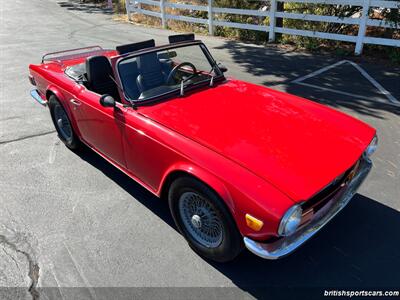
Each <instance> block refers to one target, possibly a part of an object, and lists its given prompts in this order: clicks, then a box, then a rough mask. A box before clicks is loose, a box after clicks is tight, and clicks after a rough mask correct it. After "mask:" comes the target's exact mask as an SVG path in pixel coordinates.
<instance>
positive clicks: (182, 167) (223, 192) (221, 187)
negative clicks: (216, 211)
mask: <svg viewBox="0 0 400 300" xmlns="http://www.w3.org/2000/svg"><path fill="white" fill-rule="evenodd" d="M184 176H189V177H192V178H194V179H197V180H199V181H201V182H202V183H204V184H205V185H206V186H208V187H209V188H210V189H211V190H212V191H214V192H215V193H216V194H217V195H218V196H219V197H220V198H221V199H222V201H223V202H224V203H225V204H226V206H227V207H228V209H229V211H230V212H231V214H232V215H234V214H235V204H234V202H233V199H232V197H231V195H230V193H229V190H228V189H227V187H226V185H225V184H224V183H223V182H222V181H221V180H220V179H218V178H217V177H216V176H215V175H213V174H211V173H210V172H208V171H206V170H204V169H202V168H200V167H197V166H192V165H189V164H177V165H174V166H172V167H171V168H169V169H168V170H167V171H166V172H165V174H164V176H163V178H162V181H161V184H160V188H159V192H158V195H159V196H160V198H164V199H166V198H167V195H168V191H169V188H170V186H171V184H172V183H173V182H174V181H175V180H176V179H178V178H180V177H184Z"/></svg>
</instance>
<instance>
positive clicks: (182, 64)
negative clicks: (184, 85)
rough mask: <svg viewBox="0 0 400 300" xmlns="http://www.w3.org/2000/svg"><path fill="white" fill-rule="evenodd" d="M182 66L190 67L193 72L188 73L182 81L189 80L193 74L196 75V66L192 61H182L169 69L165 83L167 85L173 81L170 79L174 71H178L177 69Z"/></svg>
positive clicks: (174, 73)
mask: <svg viewBox="0 0 400 300" xmlns="http://www.w3.org/2000/svg"><path fill="white" fill-rule="evenodd" d="M184 66H188V67H190V68H191V69H192V71H193V74H192V75H190V76H189V77H187V78H185V79H184V80H183V81H187V80H189V79H191V78H193V77H194V76H196V75H197V69H196V67H195V66H194V64H192V63H190V62H188V61H187V62H182V63H180V64H179V65H176V66H175V67H174V68H173V69H172V70H171V72H169V74H168V77H167V84H168V85H169V84H172V83H173V82H171V81H172V79H173V78H174V77H175V75H176V72H178V70H179V69H180V68H182V67H184Z"/></svg>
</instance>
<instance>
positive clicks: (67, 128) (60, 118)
mask: <svg viewBox="0 0 400 300" xmlns="http://www.w3.org/2000/svg"><path fill="white" fill-rule="evenodd" d="M54 119H55V123H56V126H57V128H58V131H59V133H60V134H61V135H62V137H63V138H64V139H65V140H70V139H71V138H72V128H71V124H70V122H69V119H68V116H67V113H66V112H65V110H64V108H63V107H62V106H61V105H60V104H57V105H56V106H55V107H54Z"/></svg>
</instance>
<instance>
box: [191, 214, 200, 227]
mask: <svg viewBox="0 0 400 300" xmlns="http://www.w3.org/2000/svg"><path fill="white" fill-rule="evenodd" d="M192 224H193V226H194V227H195V228H200V227H201V218H200V216H199V215H193V216H192Z"/></svg>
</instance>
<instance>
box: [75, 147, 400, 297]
mask: <svg viewBox="0 0 400 300" xmlns="http://www.w3.org/2000/svg"><path fill="white" fill-rule="evenodd" d="M83 148H84V149H83V150H82V151H81V152H79V153H77V154H78V155H79V156H80V157H81V158H82V159H83V160H85V161H87V162H88V163H90V164H91V165H93V166H94V167H96V168H97V169H99V170H100V171H101V172H103V173H104V174H105V175H106V176H108V177H109V178H110V179H111V180H113V181H114V182H115V183H117V184H118V185H119V186H120V187H121V188H123V189H124V190H125V191H127V192H128V193H129V194H130V195H132V197H133V198H135V199H136V200H137V201H140V203H141V204H143V205H144V206H145V207H147V208H148V209H149V210H151V211H152V212H153V213H155V214H156V215H157V216H158V217H159V218H160V219H162V220H163V221H164V222H165V223H166V224H168V225H169V226H171V227H172V228H174V229H175V225H174V223H173V220H172V217H171V216H170V212H169V209H168V204H167V201H160V199H158V198H157V197H155V196H154V195H152V194H151V193H150V192H148V191H147V190H145V189H144V188H143V187H141V186H140V185H139V184H137V183H136V182H135V181H133V180H132V179H130V178H129V177H128V176H126V175H125V174H123V173H122V172H121V171H119V170H118V169H116V168H115V167H113V166H112V165H111V164H109V163H108V162H107V161H105V160H104V159H103V158H101V157H100V156H99V155H97V154H95V153H94V152H93V151H92V150H90V149H88V148H86V147H83ZM135 199H132V201H136V200H135ZM399 228H400V212H398V211H396V210H394V209H392V208H389V207H387V206H385V205H383V204H380V203H378V202H377V201H375V200H373V199H370V198H368V197H365V196H363V195H360V194H357V195H356V196H354V198H353V199H352V201H351V202H350V204H349V205H348V206H347V207H346V208H345V209H344V210H343V211H342V212H341V213H340V214H338V215H337V216H336V217H335V218H334V219H333V220H332V221H331V222H330V223H329V224H328V225H327V226H326V227H325V228H324V229H322V230H321V232H319V233H318V234H317V235H316V236H315V237H313V238H312V239H311V240H310V241H308V242H307V243H306V244H305V245H303V246H302V247H301V248H300V249H299V250H298V251H296V252H295V253H293V254H291V255H290V256H288V257H286V258H283V259H280V260H276V261H269V260H263V259H261V258H259V257H257V256H255V255H253V254H251V253H250V252H249V251H247V250H244V251H243V253H242V254H241V255H240V256H239V257H238V258H237V259H235V260H234V261H232V262H230V263H226V264H219V263H214V262H210V261H208V260H205V261H207V263H209V264H210V265H212V266H213V267H214V268H215V269H217V270H218V271H219V272H221V273H222V274H224V275H225V276H226V277H228V278H229V279H230V280H231V281H232V282H233V283H234V284H235V285H236V286H237V287H239V288H240V289H242V290H243V291H245V292H247V293H250V294H251V295H253V296H254V297H256V298H263V297H265V295H266V293H268V292H269V290H268V288H275V289H276V288H278V289H279V288H281V289H285V288H286V287H298V288H305V289H307V288H316V289H317V291H320V290H321V291H323V289H328V288H329V287H331V288H341V289H342V288H349V289H351V288H364V289H365V288H368V287H370V288H390V287H391V288H395V287H398V283H399V282H400V276H399V270H400V251H399V250H398V249H400V235H399V234H398V229H399Z"/></svg>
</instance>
